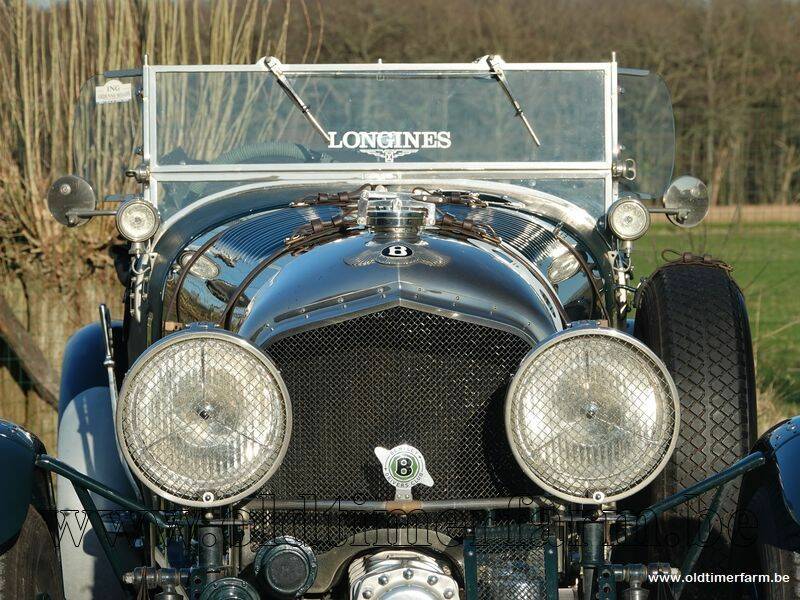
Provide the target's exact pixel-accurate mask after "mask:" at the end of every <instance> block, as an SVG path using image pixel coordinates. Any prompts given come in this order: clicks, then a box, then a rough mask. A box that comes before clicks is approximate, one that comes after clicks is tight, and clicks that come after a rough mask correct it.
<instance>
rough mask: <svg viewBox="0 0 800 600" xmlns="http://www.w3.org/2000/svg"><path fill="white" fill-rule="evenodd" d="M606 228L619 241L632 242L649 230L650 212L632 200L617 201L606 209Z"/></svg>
mask: <svg viewBox="0 0 800 600" xmlns="http://www.w3.org/2000/svg"><path fill="white" fill-rule="evenodd" d="M606 219H607V221H608V226H609V227H610V228H611V231H613V232H614V235H616V236H617V237H618V238H619V239H621V240H626V241H633V240H638V239H639V238H640V237H642V236H643V235H644V234H645V233H647V230H648V229H650V211H648V210H647V207H645V206H644V204H642V203H641V202H639V201H638V200H635V199H634V198H623V199H622V200H617V201H616V202H615V203H614V204H612V205H611V208H609V209H608V216H607V217H606Z"/></svg>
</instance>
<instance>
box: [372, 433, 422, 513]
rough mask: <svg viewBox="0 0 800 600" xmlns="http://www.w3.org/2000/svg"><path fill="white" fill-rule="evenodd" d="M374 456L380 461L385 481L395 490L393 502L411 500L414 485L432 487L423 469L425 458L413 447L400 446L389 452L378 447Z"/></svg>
mask: <svg viewBox="0 0 800 600" xmlns="http://www.w3.org/2000/svg"><path fill="white" fill-rule="evenodd" d="M375 456H377V457H378V460H379V461H381V466H382V467H383V476H384V477H385V478H386V481H388V482H389V483H390V484H391V485H392V486H393V487H394V489H395V495H394V499H395V500H411V499H412V496H411V488H413V487H414V486H415V485H424V486H426V487H431V486H432V485H433V478H432V477H431V476H430V474H429V473H428V470H427V469H426V468H425V457H424V456H423V455H422V452H420V451H419V450H417V449H416V448H414V446H409V445H408V444H400V445H399V446H395V447H394V448H392V449H391V450H387V449H386V448H382V447H381V446H378V447H377V448H375Z"/></svg>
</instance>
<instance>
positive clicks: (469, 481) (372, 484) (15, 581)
mask: <svg viewBox="0 0 800 600" xmlns="http://www.w3.org/2000/svg"><path fill="white" fill-rule="evenodd" d="M75 140H76V147H75V160H74V165H75V170H76V173H77V174H76V175H69V176H65V177H63V178H61V179H59V180H58V181H56V182H54V184H53V186H52V188H51V190H50V192H49V196H48V203H49V208H50V210H51V212H52V213H53V215H54V217H55V218H56V219H57V220H58V221H59V222H61V223H62V224H64V225H66V226H76V225H81V224H83V223H85V222H86V221H88V220H89V219H91V218H93V217H100V218H102V217H106V216H109V217H110V216H114V217H115V219H116V226H117V229H118V230H119V234H120V236H121V238H120V239H121V240H123V241H124V244H121V245H119V246H117V247H116V250H117V251H116V252H115V253H114V256H115V260H116V265H117V270H118V273H119V275H120V278H121V280H122V282H123V283H124V286H125V290H126V292H125V297H124V308H123V307H119V306H114V307H113V308H114V312H115V314H118V316H121V317H122V319H121V321H112V320H111V318H110V315H109V310H108V309H107V308H106V307H105V306H101V307H100V319H99V321H98V323H96V324H94V325H90V326H87V327H85V328H84V329H82V330H80V331H78V332H77V333H75V335H74V336H73V337H72V338H71V340H70V341H69V343H68V346H67V348H66V352H65V358H64V363H63V380H62V383H61V401H60V408H59V432H58V449H57V454H56V456H57V458H55V457H54V456H51V455H49V454H47V453H46V451H45V449H44V448H43V447H42V445H41V443H40V442H38V441H37V440H36V438H35V437H33V436H32V435H30V434H29V433H27V432H25V431H24V430H22V429H20V428H19V427H17V426H15V425H13V424H11V423H2V425H0V457H2V461H3V468H4V472H3V475H4V481H5V482H6V485H7V486H10V488H6V490H5V491H4V492H3V494H2V495H0V505H2V514H3V519H2V523H3V527H2V531H0V542H1V543H2V544H3V545H2V552H3V554H2V556H1V557H0V585H2V593H3V594H4V597H8V598H33V597H36V598H45V597H47V598H51V599H57V598H61V597H62V596H64V595H65V596H66V597H67V598H69V599H70V600H73V599H78V600H80V599H84V598H114V597H120V598H122V597H134V596H136V597H137V598H146V597H155V598H159V599H162V600H175V599H179V598H184V599H192V600H194V599H198V598H199V599H202V600H222V599H225V598H236V599H242V600H256V599H258V598H269V599H289V598H308V599H325V598H336V599H338V598H343V599H351V600H362V599H363V600H401V599H402V600H453V599H462V600H463V599H468V600H471V599H509V598H520V599H539V598H542V599H544V598H547V599H556V598H580V599H582V600H590V599H613V598H628V599H635V600H641V599H643V598H646V597H648V594H652V595H653V597H655V596H657V595H658V596H659V597H664V598H667V597H668V598H679V597H684V598H689V597H695V598H742V597H751V598H770V599H773V600H774V599H778V598H781V599H783V598H789V597H793V596H791V594H792V593H793V589H794V587H793V586H794V581H795V576H794V570H795V567H794V565H795V555H794V554H793V551H794V550H796V549H797V546H798V532H799V531H800V530H798V527H797V523H798V517H799V516H800V515H798V510H800V509H799V508H798V507H799V506H800V504H798V502H800V481H798V477H799V475H798V468H797V466H796V465H797V464H798V463H797V462H796V461H797V456H800V439H798V432H797V431H796V428H797V425H798V423H800V420H790V421H787V422H785V423H782V424H780V425H778V426H777V427H775V428H774V429H772V430H771V431H770V432H769V433H767V434H766V435H765V436H764V437H763V438H761V440H760V441H757V440H756V438H755V435H756V431H757V430H756V423H755V394H754V386H753V384H754V374H753V356H752V352H751V342H750V333H749V329H748V320H747V314H746V311H745V306H744V301H743V296H742V293H741V291H740V290H739V288H738V287H737V285H736V284H735V283H734V281H733V280H732V278H731V274H730V268H729V267H728V266H727V265H726V264H725V263H723V262H721V261H719V260H715V259H712V258H710V257H708V256H695V255H691V254H681V255H677V257H675V260H672V261H670V262H667V263H665V264H664V265H663V266H661V267H660V268H659V269H658V270H657V271H656V272H654V273H652V274H650V275H649V276H648V277H646V278H643V279H640V280H639V281H637V278H636V277H634V271H633V264H634V260H633V259H634V258H635V256H636V251H635V250H636V249H635V242H636V240H637V239H639V238H641V237H642V236H643V235H644V234H645V233H646V232H647V231H648V228H649V226H650V223H651V217H652V215H660V216H658V218H659V219H664V218H665V217H666V219H669V221H671V222H672V223H673V224H674V225H675V226H678V227H690V226H693V225H696V224H697V223H699V222H700V220H702V218H703V217H704V216H705V214H706V212H707V209H708V195H707V190H706V187H705V185H704V184H703V183H702V182H700V181H699V180H697V179H694V178H692V177H688V176H683V177H679V178H677V179H675V180H674V181H672V182H671V183H670V180H671V178H672V165H673V156H674V144H675V139H674V124H673V117H672V109H671V104H670V99H669V94H668V92H667V90H666V87H665V85H664V83H663V82H662V80H661V79H660V78H658V77H657V76H656V75H654V74H652V73H649V72H647V71H642V70H629V69H621V68H618V66H617V63H616V60H615V59H612V60H611V61H610V62H605V63H580V64H510V63H505V62H504V61H503V60H502V59H501V58H499V57H496V56H486V57H483V58H481V59H479V60H477V61H475V62H473V63H465V64H422V65H408V64H382V63H378V64H368V65H364V64H359V65H356V64H354V65H282V64H281V63H280V61H278V60H277V59H274V58H266V59H262V60H260V61H259V62H257V63H256V64H254V65H247V66H152V65H148V64H147V61H146V60H145V64H144V66H143V67H142V68H141V69H135V70H130V71H120V72H110V73H106V74H105V75H104V76H102V77H98V78H95V79H94V80H92V81H90V82H89V83H88V84H87V86H86V87H85V88H84V91H83V93H82V100H81V103H80V105H79V107H78V110H77V122H76V125H75ZM119 165H123V167H124V168H119ZM123 173H124V175H123ZM126 176H127V177H126ZM637 275H644V274H637ZM634 311H635V312H634ZM634 315H635V316H634ZM51 474H55V476H56V479H57V485H56V486H55V488H56V489H55V492H56V493H55V498H56V499H55V500H54V499H53V498H54V493H53V490H52V489H51V483H50V482H51ZM59 542H60V543H59ZM697 574H707V575H708V574H711V575H712V576H713V577H715V578H716V579H714V582H713V583H698V582H697V581H702V579H701V578H699V577H693V576H694V575H697ZM742 574H743V575H742ZM759 574H767V575H768V577H766V576H760V575H759ZM778 575H779V576H780V581H776V577H777V576H778ZM693 579H694V580H696V581H694V582H693ZM62 581H63V583H62ZM62 586H63V587H62ZM37 594H38V595H37Z"/></svg>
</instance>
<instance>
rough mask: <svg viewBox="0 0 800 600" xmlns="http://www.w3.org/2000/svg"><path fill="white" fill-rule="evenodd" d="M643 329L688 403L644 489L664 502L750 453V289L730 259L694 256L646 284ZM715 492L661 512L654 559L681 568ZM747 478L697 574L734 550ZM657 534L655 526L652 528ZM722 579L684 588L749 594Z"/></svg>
mask: <svg viewBox="0 0 800 600" xmlns="http://www.w3.org/2000/svg"><path fill="white" fill-rule="evenodd" d="M636 304H637V305H638V307H637V308H638V310H637V312H636V320H635V327H634V335H635V336H636V337H637V338H639V339H640V340H641V341H643V342H644V343H645V344H647V345H648V346H649V347H650V349H651V350H653V352H655V353H656V354H657V355H658V356H659V357H660V358H661V359H662V360H663V361H664V363H665V364H666V366H667V368H668V369H669V372H670V373H671V374H672V377H673V378H674V380H675V385H676V387H677V388H678V393H679V396H680V402H681V424H680V433H679V438H678V443H677V445H676V448H675V452H674V453H673V455H672V458H671V459H670V461H669V463H668V464H667V466H666V467H665V468H664V470H663V471H662V472H661V473H660V474H659V475H658V477H657V478H656V479H655V480H654V481H653V483H652V484H650V486H649V487H648V488H647V490H645V494H644V495H645V496H646V497H647V498H646V501H647V502H648V503H652V502H656V501H658V500H661V499H663V498H666V497H667V496H670V495H671V494H674V493H675V492H677V491H680V490H682V489H684V488H686V487H689V486H690V485H693V484H695V483H697V482H699V481H701V480H703V479H705V478H706V477H708V476H709V475H712V474H714V473H717V472H719V471H721V470H723V469H725V468H726V467H728V466H730V465H731V464H733V463H734V462H736V461H737V460H738V459H740V458H742V457H743V456H745V455H746V454H747V453H748V452H749V450H750V448H751V447H752V445H753V444H754V443H755V441H756V435H757V427H756V405H755V401H756V397H755V375H754V368H753V353H752V344H751V339H750V327H749V323H748V319H747V310H746V308H745V303H744V297H743V295H742V292H741V290H740V289H739V287H738V286H737V285H736V283H735V282H734V281H733V279H732V278H731V276H730V269H729V268H728V267H727V265H725V264H724V263H721V262H719V261H714V260H712V259H709V258H708V257H696V256H692V255H685V256H684V257H683V258H682V260H681V261H677V262H673V263H667V264H666V265H664V266H662V267H660V268H659V269H658V270H656V271H655V272H654V273H653V275H652V276H651V277H650V278H649V279H648V280H647V281H646V282H645V283H644V284H643V285H642V287H641V288H640V290H639V292H638V293H637V298H636ZM713 496H714V491H713V490H712V491H711V492H709V493H707V494H704V495H703V496H701V497H700V498H698V499H697V500H695V501H692V502H689V503H687V504H683V505H681V506H679V507H678V508H677V509H675V510H673V511H671V512H669V513H667V515H665V516H664V517H662V518H661V519H660V529H659V530H658V531H657V532H656V533H655V535H656V538H655V539H653V538H652V537H651V539H650V540H649V543H652V544H653V545H654V547H653V548H652V550H654V552H650V553H649V554H650V559H651V560H663V561H668V562H670V563H671V564H672V565H673V566H675V567H678V568H680V567H681V564H682V561H683V559H684V557H685V555H686V551H687V548H688V547H689V545H690V544H691V543H692V540H693V538H694V534H695V533H696V531H697V528H698V526H699V524H700V522H701V521H702V518H703V517H704V516H705V514H706V511H707V508H708V505H709V504H710V502H711V499H712V498H713ZM738 497H739V481H738V480H735V481H734V482H732V483H731V484H730V485H728V487H727V488H726V490H725V494H724V496H723V498H722V499H721V504H720V511H719V516H718V518H716V519H714V522H713V529H712V534H711V536H710V538H709V540H708V543H707V544H706V547H705V549H704V550H703V551H702V553H701V555H700V558H699V560H698V562H697V565H696V566H695V568H694V572H695V573H699V572H710V573H720V574H722V573H725V572H727V569H728V566H729V559H730V556H731V538H732V530H733V521H734V516H735V511H736V508H737V504H738ZM651 533H652V532H651ZM736 593H737V592H736V591H734V590H728V589H725V586H721V585H719V584H708V583H706V584H697V585H694V586H692V585H689V586H687V587H686V588H685V590H684V594H683V596H682V598H704V599H709V598H732V597H741V596H740V595H739V596H737V595H736Z"/></svg>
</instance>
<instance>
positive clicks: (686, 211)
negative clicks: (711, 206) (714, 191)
mask: <svg viewBox="0 0 800 600" xmlns="http://www.w3.org/2000/svg"><path fill="white" fill-rule="evenodd" d="M663 202H664V208H665V209H666V210H667V211H668V212H667V218H668V219H669V220H670V221H672V223H673V224H674V225H677V226H678V227H694V226H695V225H697V224H698V223H700V221H702V220H703V219H705V218H706V215H707V214H708V187H706V184H705V183H703V182H702V181H700V180H699V179H698V178H697V177H692V176H690V175H683V176H681V177H678V178H677V179H676V180H675V181H673V182H672V183H671V184H670V186H669V187H668V188H667V192H666V193H665V194H664V199H663Z"/></svg>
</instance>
